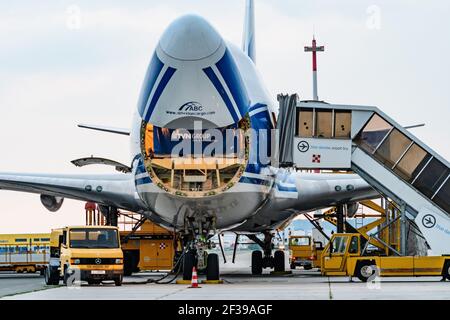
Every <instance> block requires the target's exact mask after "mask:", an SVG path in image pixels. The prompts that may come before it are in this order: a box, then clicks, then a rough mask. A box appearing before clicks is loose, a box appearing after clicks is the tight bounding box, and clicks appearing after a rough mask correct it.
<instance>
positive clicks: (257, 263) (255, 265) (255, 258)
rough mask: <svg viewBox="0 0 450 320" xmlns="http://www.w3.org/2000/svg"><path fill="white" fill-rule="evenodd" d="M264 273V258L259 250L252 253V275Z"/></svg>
mask: <svg viewBox="0 0 450 320" xmlns="http://www.w3.org/2000/svg"><path fill="white" fill-rule="evenodd" d="M262 271H263V257H262V252H261V251H259V250H256V251H253V252H252V274H254V275H257V274H262Z"/></svg>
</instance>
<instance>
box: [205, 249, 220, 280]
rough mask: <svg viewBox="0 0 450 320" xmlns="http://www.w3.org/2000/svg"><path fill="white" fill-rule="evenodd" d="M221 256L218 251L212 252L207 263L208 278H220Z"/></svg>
mask: <svg viewBox="0 0 450 320" xmlns="http://www.w3.org/2000/svg"><path fill="white" fill-rule="evenodd" d="M219 273H220V271H219V256H218V255H217V254H216V253H210V254H209V255H208V260H207V264H206V280H219V279H220V274H219Z"/></svg>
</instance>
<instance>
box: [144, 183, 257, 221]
mask: <svg viewBox="0 0 450 320" xmlns="http://www.w3.org/2000/svg"><path fill="white" fill-rule="evenodd" d="M141 196H142V197H143V200H144V201H145V202H146V203H148V204H151V205H150V206H151V209H152V210H153V211H154V212H155V213H156V214H157V215H158V216H159V217H160V218H161V219H162V220H164V221H166V222H167V223H170V224H171V225H172V226H175V227H176V228H183V226H184V221H185V220H184V219H185V217H186V216H193V215H200V216H205V217H207V216H215V217H216V228H217V229H226V228H230V227H232V226H236V225H238V224H242V223H244V222H245V221H246V220H247V219H248V218H250V217H251V216H252V215H253V214H254V213H255V212H256V211H257V210H258V208H259V207H260V206H261V204H262V203H263V202H264V199H265V196H266V195H265V193H262V192H249V191H247V192H245V191H244V192H226V193H223V194H220V195H216V196H212V197H205V198H182V197H177V196H174V195H171V194H168V193H160V192H158V193H153V192H147V193H143V194H141Z"/></svg>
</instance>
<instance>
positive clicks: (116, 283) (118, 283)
mask: <svg viewBox="0 0 450 320" xmlns="http://www.w3.org/2000/svg"><path fill="white" fill-rule="evenodd" d="M114 284H115V285H116V287H120V286H121V285H122V276H118V277H117V278H115V279H114Z"/></svg>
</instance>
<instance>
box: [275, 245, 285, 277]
mask: <svg viewBox="0 0 450 320" xmlns="http://www.w3.org/2000/svg"><path fill="white" fill-rule="evenodd" d="M273 270H274V271H275V272H284V271H285V265H284V251H281V250H277V251H275V255H274V259H273Z"/></svg>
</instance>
